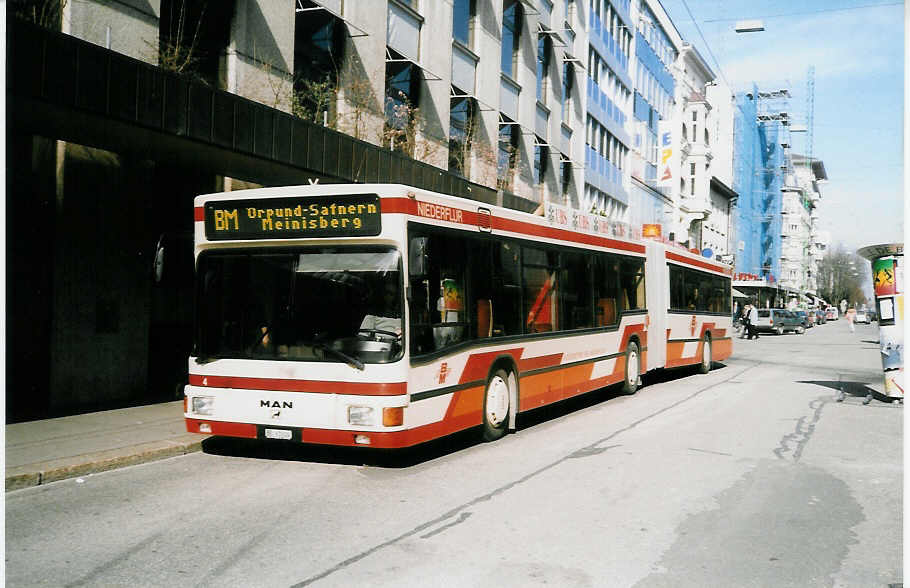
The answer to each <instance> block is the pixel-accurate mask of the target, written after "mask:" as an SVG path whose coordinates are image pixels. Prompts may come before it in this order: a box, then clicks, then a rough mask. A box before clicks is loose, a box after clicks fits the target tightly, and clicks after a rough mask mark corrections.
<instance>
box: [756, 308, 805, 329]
mask: <svg viewBox="0 0 910 588" xmlns="http://www.w3.org/2000/svg"><path fill="white" fill-rule="evenodd" d="M755 329H756V330H757V331H759V332H762V331H764V332H766V333H767V332H771V333H777V334H778V335H783V334H784V333H786V332H787V331H791V332H794V333H797V334H802V333H805V332H806V327H804V326H803V325H802V321H801V319H800V317H798V316H796V314H794V313H792V312H790V311H789V310H786V309H784V308H764V309H759V310H758V324H757V325H756V326H755Z"/></svg>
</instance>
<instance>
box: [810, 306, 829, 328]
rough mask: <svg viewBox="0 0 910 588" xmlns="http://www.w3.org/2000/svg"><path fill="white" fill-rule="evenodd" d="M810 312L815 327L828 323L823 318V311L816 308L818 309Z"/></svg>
mask: <svg viewBox="0 0 910 588" xmlns="http://www.w3.org/2000/svg"><path fill="white" fill-rule="evenodd" d="M812 312H813V313H814V314H815V324H816V325H823V324H825V323H826V322H828V319H827V318H826V317H825V311H824V310H822V309H820V308H818V309H815V310H814V311H812Z"/></svg>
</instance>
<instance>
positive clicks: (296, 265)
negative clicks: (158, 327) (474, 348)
mask: <svg viewBox="0 0 910 588" xmlns="http://www.w3.org/2000/svg"><path fill="white" fill-rule="evenodd" d="M197 276H198V286H197V289H198V307H199V308H198V313H197V317H198V318H197V329H196V355H197V356H198V358H199V360H200V361H204V360H207V359H216V358H241V359H243V358H246V359H287V360H302V361H327V362H342V363H348V364H350V365H353V366H355V367H357V368H358V369H363V364H367V363H387V362H391V361H396V360H398V359H400V357H401V355H402V344H401V343H402V336H403V330H404V325H403V322H402V318H401V317H402V311H401V309H402V286H401V284H402V274H401V255H400V253H399V252H398V250H397V249H394V248H390V247H363V246H358V247H353V246H352V247H307V248H297V249H292V250H284V249H283V250H278V251H276V250H269V251H263V250H256V251H250V250H241V251H224V250H221V251H210V252H204V253H202V254H201V255H200V256H199V265H198V269H197Z"/></svg>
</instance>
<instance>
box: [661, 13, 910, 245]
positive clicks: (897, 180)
mask: <svg viewBox="0 0 910 588" xmlns="http://www.w3.org/2000/svg"><path fill="white" fill-rule="evenodd" d="M661 3H662V5H663V7H664V9H665V10H666V11H667V13H668V14H669V15H670V18H671V20H672V21H673V23H674V24H675V25H676V28H677V30H678V31H679V33H680V35H681V36H682V38H683V39H684V40H685V41H688V42H689V43H691V44H692V45H694V46H695V48H696V49H698V51H699V53H700V54H701V56H702V57H703V58H704V59H705V61H706V62H707V63H708V65H709V66H710V67H711V69H712V70H713V71H714V73H715V74H717V76H718V78H719V79H721V80H722V81H724V80H725V81H726V83H727V85H728V86H729V87H730V88H731V89H732V90H733V91H734V92H737V93H738V92H741V91H749V90H751V89H752V84H753V83H755V84H756V85H757V86H758V88H759V90H777V89H782V88H787V89H789V90H790V94H791V98H790V99H789V104H788V105H787V107H788V108H789V109H790V110H789V112H790V115H791V118H792V119H793V124H807V123H808V116H807V114H808V112H809V104H808V100H807V98H808V95H809V93H808V91H807V82H808V73H809V67H810V66H814V67H815V92H814V117H813V119H814V124H813V131H814V132H813V135H814V139H813V141H812V157H813V159H820V160H822V161H823V162H824V164H825V170H826V172H827V174H828V182H827V183H825V184H822V185H821V194H822V200H821V203H820V205H819V210H820V223H821V230H823V231H828V232H829V233H830V235H831V246H832V247H836V246H838V245H840V246H842V247H843V248H844V249H846V250H848V251H856V249H858V248H860V247H863V246H866V245H874V244H880V243H891V242H902V241H903V239H904V213H905V202H904V196H903V194H904V188H905V183H904V162H905V158H904V153H903V138H904V73H905V66H904V65H905V64H904V57H905V49H904V31H905V25H906V24H907V20H905V14H904V5H903V3H902V2H894V0H812V1H799V0H784V1H778V0H771V1H763V2H755V1H754V0H661ZM750 19H760V20H762V21H763V22H764V27H765V30H764V31H762V32H753V33H736V32H735V30H734V29H735V25H736V22H737V21H739V20H750ZM791 142H792V148H791V152H792V153H801V154H802V153H806V152H807V151H808V144H807V143H808V142H807V134H805V133H793V134H792V135H791Z"/></svg>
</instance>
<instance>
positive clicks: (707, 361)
mask: <svg viewBox="0 0 910 588" xmlns="http://www.w3.org/2000/svg"><path fill="white" fill-rule="evenodd" d="M701 349H702V351H701V364H699V366H698V373H700V374H707V373H708V372H710V371H711V366H712V365H713V364H714V358H713V356H712V354H711V339H710V338H709V337H705V343H704V345H703V346H702V348H701Z"/></svg>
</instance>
